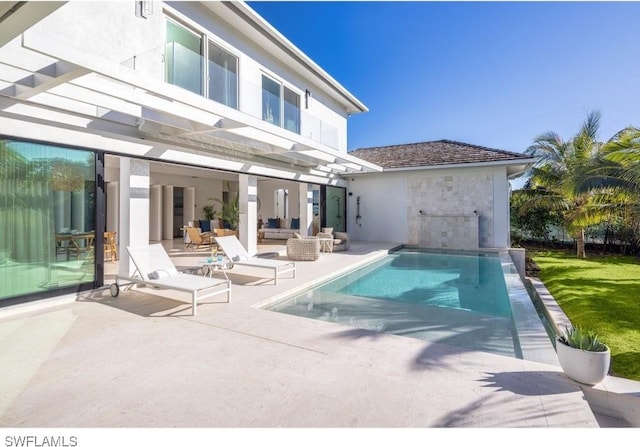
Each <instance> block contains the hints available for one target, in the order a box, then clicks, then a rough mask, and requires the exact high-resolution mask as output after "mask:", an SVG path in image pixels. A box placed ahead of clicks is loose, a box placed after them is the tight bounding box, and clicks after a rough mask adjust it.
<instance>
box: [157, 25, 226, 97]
mask: <svg viewBox="0 0 640 447" xmlns="http://www.w3.org/2000/svg"><path fill="white" fill-rule="evenodd" d="M166 33H167V34H166V36H167V37H166V49H165V50H166V51H165V80H166V81H167V82H168V83H170V84H174V85H177V86H179V87H182V88H185V89H187V90H190V91H192V92H194V93H197V94H199V95H203V96H205V97H207V98H209V99H213V100H214V101H216V102H219V103H222V104H224V105H227V106H229V107H233V108H234V109H237V108H238V58H237V57H236V56H234V55H233V54H231V53H229V52H228V51H226V50H224V49H223V48H221V47H220V46H219V45H216V44H215V43H213V42H212V41H211V40H209V39H207V38H206V37H205V36H204V35H201V34H199V33H197V32H195V31H192V30H190V29H188V28H186V27H184V26H182V25H179V24H178V23H176V22H174V21H172V20H167V29H166ZM205 54H206V55H207V61H206V62H207V63H204V56H203V55H205ZM205 80H206V82H205Z"/></svg>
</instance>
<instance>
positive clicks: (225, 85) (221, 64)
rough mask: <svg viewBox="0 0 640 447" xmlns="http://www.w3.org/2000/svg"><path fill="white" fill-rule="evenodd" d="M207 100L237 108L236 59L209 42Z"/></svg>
mask: <svg viewBox="0 0 640 447" xmlns="http://www.w3.org/2000/svg"><path fill="white" fill-rule="evenodd" d="M209 98H211V99H213V100H214V101H217V102H220V103H222V104H224V105H227V106H229V107H233V108H234V109H237V108H238V58H237V57H235V56H234V55H233V54H230V53H228V52H227V51H225V50H223V49H222V48H220V47H219V46H218V45H216V44H214V43H213V42H211V41H209Z"/></svg>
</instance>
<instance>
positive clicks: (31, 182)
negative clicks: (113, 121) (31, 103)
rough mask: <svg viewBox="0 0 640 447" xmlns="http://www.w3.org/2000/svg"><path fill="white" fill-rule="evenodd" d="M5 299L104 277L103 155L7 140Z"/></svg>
mask: <svg viewBox="0 0 640 447" xmlns="http://www.w3.org/2000/svg"><path fill="white" fill-rule="evenodd" d="M0 160H2V163H0V300H4V299H7V298H13V297H18V296H23V295H29V294H37V293H44V292H47V291H51V290H57V289H65V288H73V287H75V286H77V285H79V284H83V283H91V284H93V283H94V281H95V280H96V262H95V236H96V231H95V230H96V221H95V217H96V182H95V178H96V156H95V154H94V153H93V152H90V151H82V150H75V149H68V148H62V147H56V146H49V145H46V144H38V143H29V142H20V141H12V140H8V139H2V138H0Z"/></svg>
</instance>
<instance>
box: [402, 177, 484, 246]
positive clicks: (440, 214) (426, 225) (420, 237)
mask: <svg viewBox="0 0 640 447" xmlns="http://www.w3.org/2000/svg"><path fill="white" fill-rule="evenodd" d="M407 203H408V204H409V205H408V207H407V223H408V243H409V244H413V245H418V246H422V247H428V248H453V249H476V248H478V247H493V244H494V235H493V219H494V218H493V216H494V209H493V174H492V173H489V174H487V173H484V174H482V173H476V174H464V173H455V174H449V175H444V174H443V175H437V174H436V175H421V176H415V177H409V178H407ZM476 215H477V217H476ZM474 220H475V221H476V222H477V224H476V223H475V222H473V221H474ZM474 225H477V227H476V228H477V236H474V234H473V227H474Z"/></svg>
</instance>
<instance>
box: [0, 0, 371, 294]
mask: <svg viewBox="0 0 640 447" xmlns="http://www.w3.org/2000/svg"><path fill="white" fill-rule="evenodd" d="M366 111H367V108H366V106H365V105H364V104H363V103H362V102H360V101H359V100H358V99H357V98H356V97H354V96H353V95H352V94H351V93H350V92H349V91H347V90H346V89H345V88H344V87H343V86H342V85H340V83H338V82H337V81H336V80H335V79H333V78H332V77H331V76H330V75H329V74H328V73H326V72H325V71H324V70H323V69H322V68H321V67H319V66H318V65H317V64H316V63H315V62H313V61H312V60H311V59H310V58H309V57H307V56H306V55H305V54H304V53H302V52H301V51H300V50H299V49H298V48H296V47H295V46H294V45H293V44H292V43H291V42H290V41H288V40H287V39H286V38H285V37H284V36H283V35H282V34H280V33H279V32H278V31H277V30H275V29H274V28H273V27H272V26H271V25H269V23H267V22H266V21H265V20H264V19H262V18H261V17H260V16H259V15H258V14H256V13H255V12H254V11H253V10H252V9H251V8H250V7H249V6H248V5H246V4H245V3H243V2H217V1H216V2H161V1H153V2H151V1H125V2H122V1H117V2H14V1H10V2H2V3H0V301H1V302H2V303H3V304H6V303H13V302H20V301H24V300H32V299H38V298H42V297H48V296H54V295H59V294H64V293H70V292H76V291H79V290H87V289H91V288H96V287H99V286H101V285H102V284H103V282H104V279H103V277H104V273H103V272H104V262H105V261H104V252H105V242H104V241H105V237H104V236H105V233H106V232H110V233H111V234H114V233H115V234H116V237H117V243H118V245H119V246H121V247H125V246H127V245H129V244H130V243H132V242H136V243H140V241H144V242H145V243H146V242H147V241H157V240H162V239H168V238H173V237H175V236H176V234H179V229H180V228H181V227H182V226H183V225H185V224H186V223H187V222H189V221H192V220H194V219H202V218H203V217H204V215H203V208H204V206H205V205H207V204H209V205H212V204H216V203H218V202H217V201H216V199H219V200H222V201H224V202H229V201H232V200H234V198H235V196H236V195H237V197H238V202H239V204H240V213H239V225H238V234H239V238H240V240H241V242H242V243H243V244H244V245H245V246H246V247H247V248H248V250H249V251H250V252H251V251H255V247H256V239H257V232H256V222H257V220H258V217H259V216H260V217H263V218H264V220H266V219H267V218H270V217H280V218H282V217H295V218H297V219H299V226H300V230H301V232H303V233H305V232H306V233H309V232H310V231H311V225H312V221H313V219H314V214H316V213H318V214H320V215H319V216H318V218H319V219H321V220H322V224H329V225H334V226H336V227H340V226H341V225H344V224H345V223H344V222H330V221H327V220H326V219H327V217H326V216H325V215H324V213H323V211H322V207H321V206H320V205H321V203H322V202H323V200H324V198H325V197H327V196H331V197H333V196H336V195H338V196H340V197H342V198H343V200H342V206H346V203H347V201H346V199H345V198H346V187H347V185H348V181H347V179H346V177H344V175H345V174H346V175H349V174H350V173H363V172H378V171H381V168H380V167H378V166H377V165H375V164H373V163H370V162H367V161H365V160H362V159H360V158H356V157H353V156H351V155H349V154H348V153H347V118H348V117H349V116H350V115H352V114H358V113H362V112H366ZM282 199H286V203H284V204H283V203H282ZM314 206H315V207H314ZM333 214H334V213H331V215H333ZM338 214H340V213H338ZM342 215H343V216H344V215H346V209H345V212H343V213H342ZM128 270H130V266H129V263H128V261H127V259H126V256H123V257H121V260H120V271H121V272H124V273H127V271H128Z"/></svg>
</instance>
